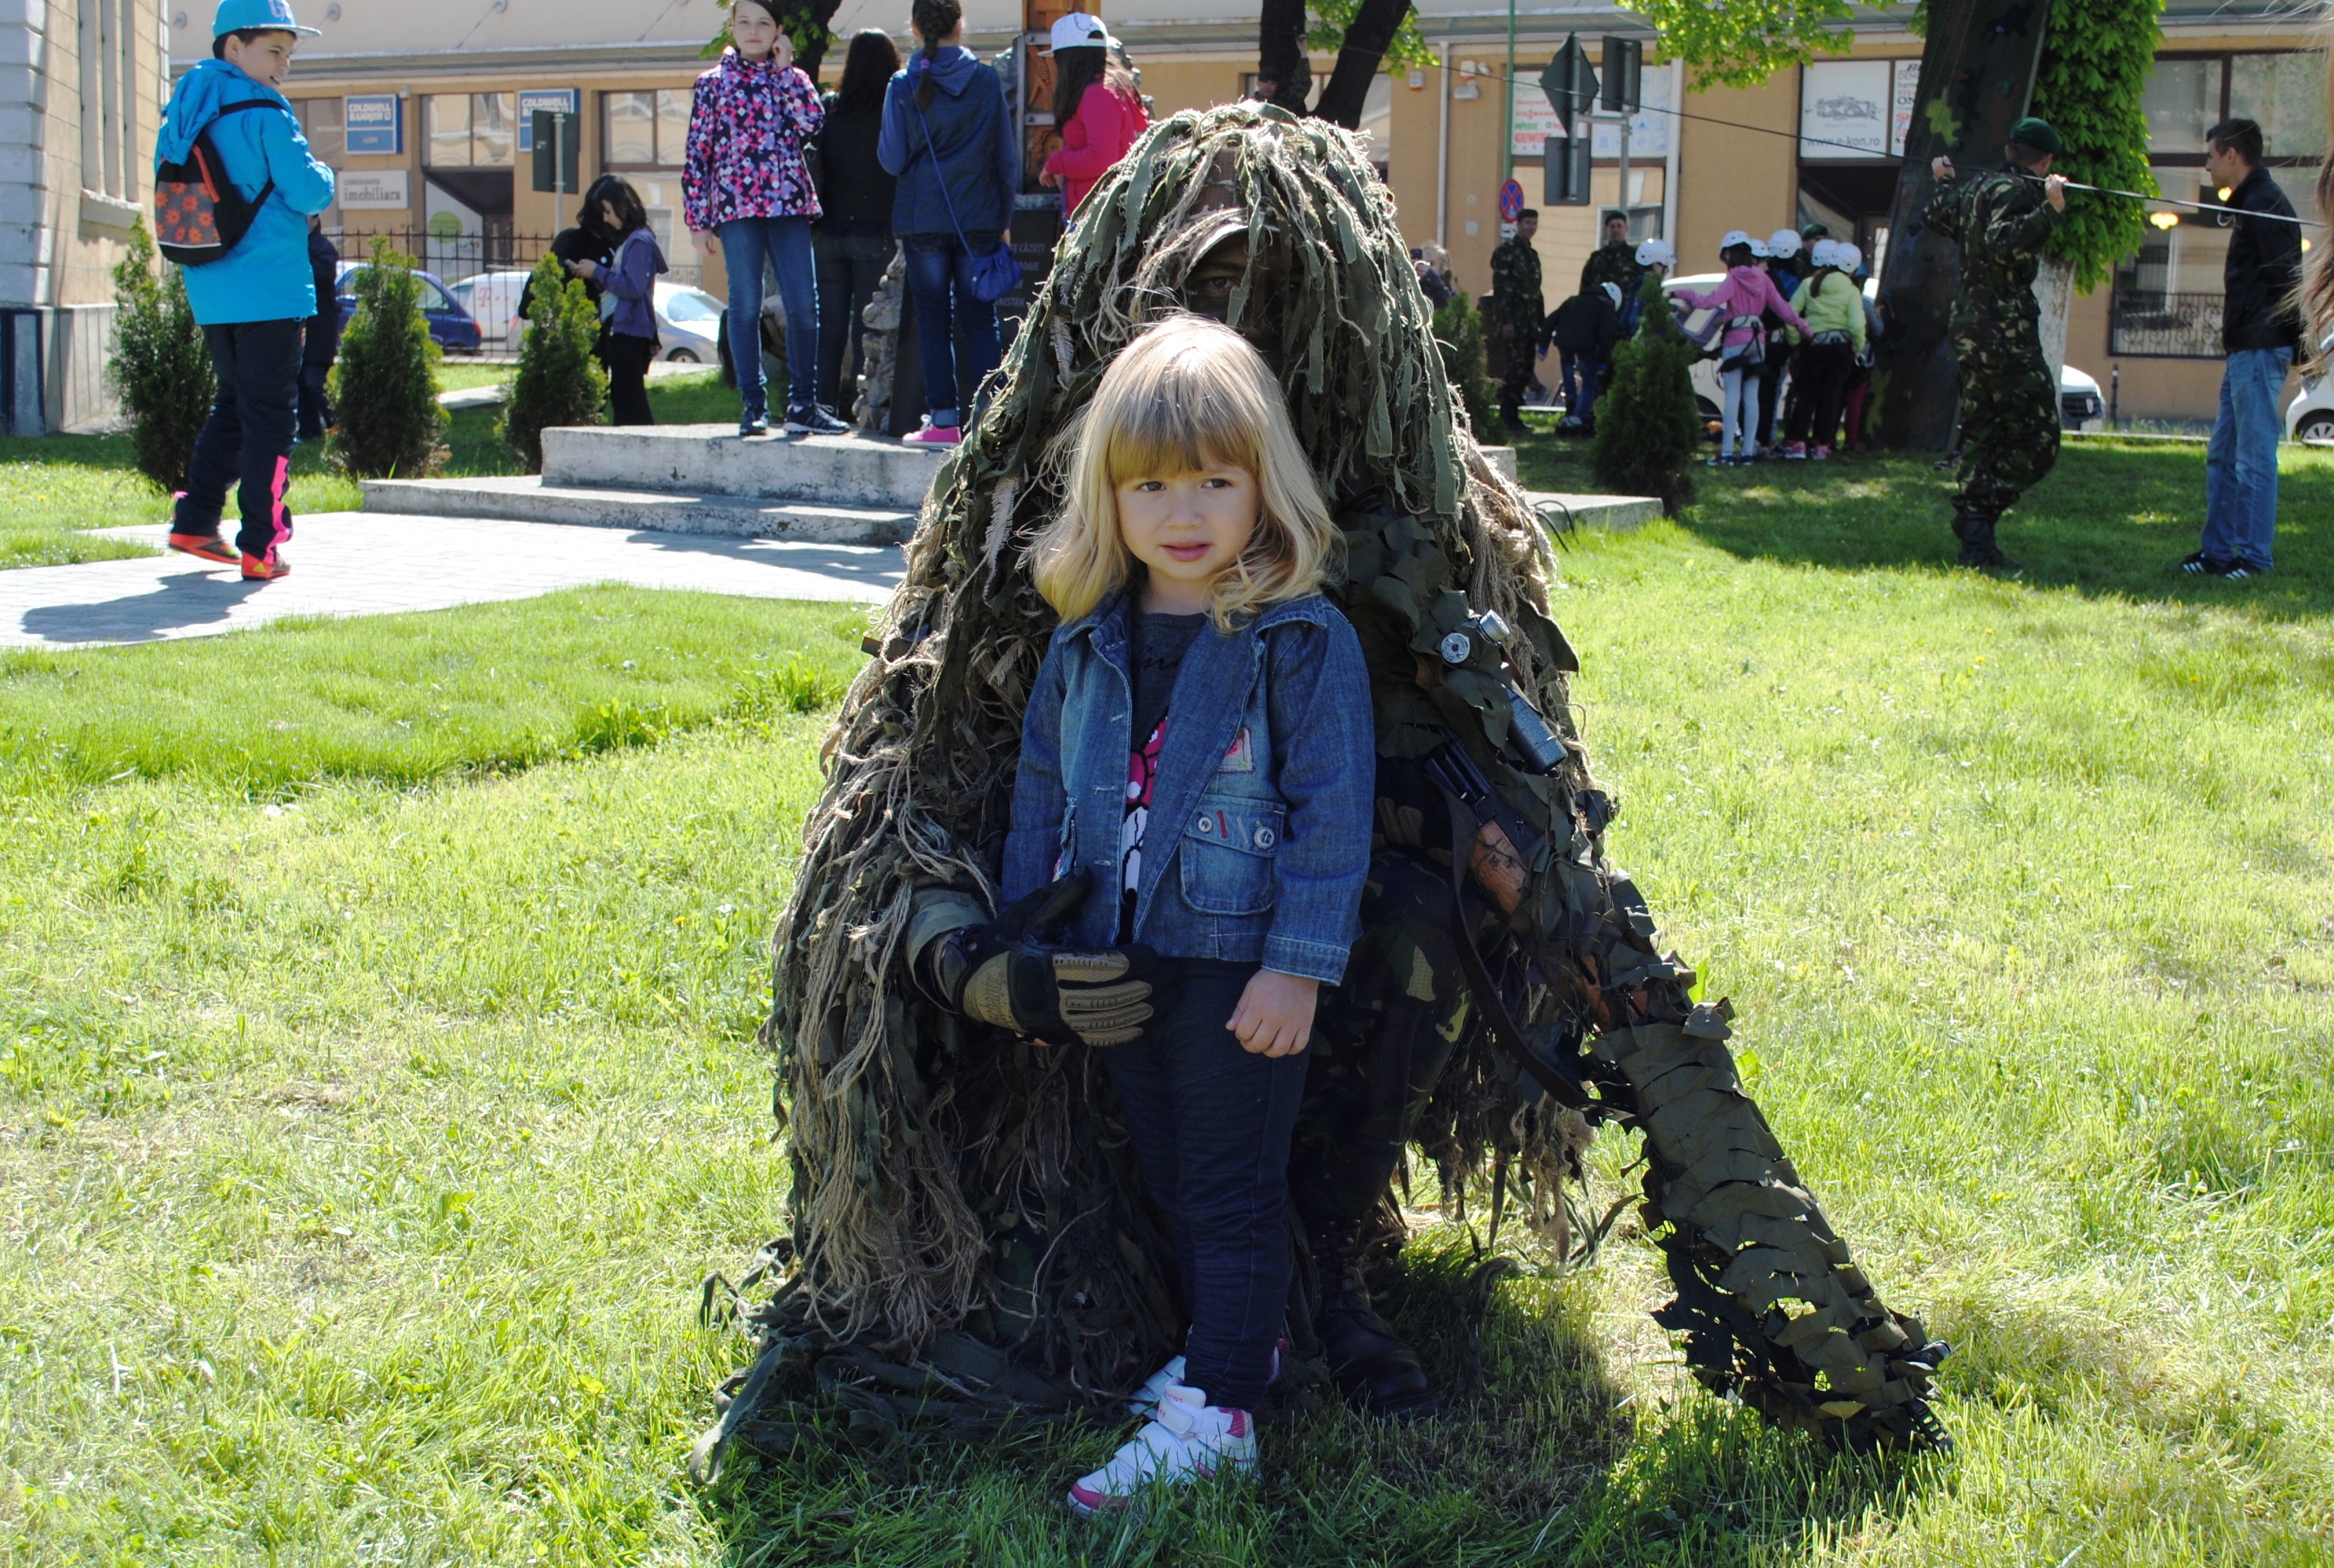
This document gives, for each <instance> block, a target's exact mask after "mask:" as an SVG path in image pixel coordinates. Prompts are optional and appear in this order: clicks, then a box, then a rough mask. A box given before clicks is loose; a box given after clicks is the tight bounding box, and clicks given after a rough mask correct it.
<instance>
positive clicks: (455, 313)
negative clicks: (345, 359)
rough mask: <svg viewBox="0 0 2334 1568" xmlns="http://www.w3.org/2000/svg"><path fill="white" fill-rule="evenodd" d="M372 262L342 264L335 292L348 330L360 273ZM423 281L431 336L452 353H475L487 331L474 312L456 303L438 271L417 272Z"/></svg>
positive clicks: (423, 305) (423, 301)
mask: <svg viewBox="0 0 2334 1568" xmlns="http://www.w3.org/2000/svg"><path fill="white" fill-rule="evenodd" d="M368 265H371V264H369V263H366V262H347V261H344V262H342V264H341V270H340V282H339V284H338V285H337V286H336V288H335V290H334V293H337V294H338V295H339V304H340V307H341V330H342V331H343V332H345V331H347V330H348V325H349V318H350V317H351V316H353V315H355V314H356V313H357V284H356V278H357V274H359V273H361V272H362V271H364V269H365V268H366V267H367V266H368ZM413 275H414V277H415V278H417V279H418V280H420V284H421V314H422V317H423V319H424V320H426V321H428V322H429V336H430V337H431V338H432V339H434V340H435V341H436V342H437V344H438V346H439V348H441V349H443V350H445V351H447V352H448V353H449V354H475V353H477V351H478V344H479V342H480V341H482V337H483V334H481V333H480V332H479V331H478V323H477V321H475V320H474V319H472V317H471V315H470V313H469V312H468V311H466V310H464V309H463V308H462V307H461V306H460V305H458V304H457V303H455V302H454V296H453V295H452V294H450V293H447V292H446V285H445V284H442V283H439V281H438V274H435V273H425V272H416V273H415V274H413Z"/></svg>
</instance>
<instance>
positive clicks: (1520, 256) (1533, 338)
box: [1491, 207, 1548, 430]
mask: <svg viewBox="0 0 2334 1568" xmlns="http://www.w3.org/2000/svg"><path fill="white" fill-rule="evenodd" d="M1538 232H1539V213H1538V210H1537V209H1535V208H1532V207H1526V208H1524V209H1523V211H1521V212H1519V213H1518V214H1517V215H1516V232H1515V234H1514V235H1513V236H1510V237H1509V238H1507V239H1503V240H1501V241H1500V243H1499V244H1498V245H1495V246H1493V247H1492V250H1491V331H1492V332H1493V334H1494V335H1495V336H1497V337H1498V338H1499V340H1500V348H1501V351H1503V352H1504V353H1506V355H1507V356H1508V357H1507V361H1506V369H1505V370H1504V372H1503V373H1502V374H1501V375H1500V420H1501V421H1502V422H1503V423H1504V424H1506V426H1507V427H1508V428H1509V429H1510V430H1521V429H1522V428H1524V417H1523V409H1524V394H1525V393H1526V392H1528V391H1529V390H1531V382H1532V361H1535V360H1537V359H1538V357H1539V345H1540V341H1541V339H1542V338H1543V337H1544V336H1546V334H1547V331H1548V329H1547V325H1546V318H1547V315H1548V305H1547V304H1546V303H1545V302H1543V301H1542V299H1541V298H1540V287H1539V252H1538V250H1536V249H1534V248H1533V245H1532V236H1534V235H1536V234H1538Z"/></svg>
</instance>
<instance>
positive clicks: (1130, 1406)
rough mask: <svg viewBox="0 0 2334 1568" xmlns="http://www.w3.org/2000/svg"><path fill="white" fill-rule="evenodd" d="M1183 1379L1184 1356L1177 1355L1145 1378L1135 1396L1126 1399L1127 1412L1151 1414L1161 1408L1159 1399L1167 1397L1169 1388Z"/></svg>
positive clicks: (1139, 1414)
mask: <svg viewBox="0 0 2334 1568" xmlns="http://www.w3.org/2000/svg"><path fill="white" fill-rule="evenodd" d="M1182 1380H1183V1358H1182V1357H1181V1356H1177V1357H1176V1358H1175V1359H1174V1360H1172V1361H1169V1362H1168V1363H1167V1364H1166V1365H1165V1366H1163V1367H1161V1368H1160V1369H1159V1370H1158V1371H1155V1372H1153V1373H1152V1374H1151V1375H1150V1376H1149V1377H1147V1378H1145V1379H1143V1386H1142V1387H1141V1388H1139V1389H1137V1390H1134V1397H1133V1398H1132V1399H1130V1400H1127V1401H1126V1413H1127V1414H1128V1415H1130V1416H1147V1415H1149V1414H1150V1413H1151V1412H1152V1411H1153V1410H1155V1409H1158V1408H1159V1401H1160V1400H1163V1399H1165V1398H1166V1397H1167V1390H1168V1389H1169V1388H1170V1387H1172V1385H1174V1384H1176V1383H1180V1382H1181V1381H1182Z"/></svg>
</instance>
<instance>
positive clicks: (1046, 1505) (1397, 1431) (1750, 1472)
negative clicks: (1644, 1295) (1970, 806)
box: [700, 1237, 1950, 1568]
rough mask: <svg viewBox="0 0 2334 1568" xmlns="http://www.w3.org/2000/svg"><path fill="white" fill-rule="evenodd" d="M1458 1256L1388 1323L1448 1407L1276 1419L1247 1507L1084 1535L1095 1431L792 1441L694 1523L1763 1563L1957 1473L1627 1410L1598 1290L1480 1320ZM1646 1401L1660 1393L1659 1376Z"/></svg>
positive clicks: (1317, 1549)
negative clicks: (848, 1446)
mask: <svg viewBox="0 0 2334 1568" xmlns="http://www.w3.org/2000/svg"><path fill="white" fill-rule="evenodd" d="M1473 1267H1474V1259H1473V1257H1472V1256H1471V1255H1470V1254H1469V1252H1468V1251H1467V1249H1466V1248H1465V1246H1463V1245H1461V1246H1452V1245H1450V1243H1449V1240H1448V1238H1447V1237H1445V1238H1444V1239H1443V1243H1442V1246H1441V1247H1440V1249H1438V1248H1437V1247H1436V1246H1433V1245H1432V1244H1429V1245H1427V1246H1419V1245H1416V1244H1414V1245H1413V1247H1412V1249H1411V1253H1410V1259H1409V1262H1408V1265H1407V1266H1406V1267H1405V1268H1404V1269H1403V1271H1402V1272H1401V1273H1400V1274H1399V1275H1396V1276H1395V1277H1394V1278H1393V1279H1391V1280H1389V1281H1386V1282H1385V1283H1384V1288H1382V1290H1381V1293H1380V1294H1381V1298H1382V1300H1381V1304H1382V1305H1383V1306H1384V1309H1385V1311H1386V1312H1387V1315H1388V1316H1389V1317H1390V1318H1391V1319H1392V1320H1393V1321H1394V1323H1395V1324H1396V1325H1397V1327H1398V1328H1399V1329H1400V1330H1401V1331H1402V1332H1403V1334H1404V1335H1405V1336H1406V1337H1407V1338H1409V1339H1410V1340H1411V1342H1413V1344H1414V1345H1415V1346H1416V1347H1417V1349H1418V1350H1419V1352H1420V1354H1421V1357H1422V1359H1423V1361H1425V1362H1426V1363H1427V1365H1428V1368H1429V1371H1431V1372H1432V1375H1433V1376H1434V1378H1435V1380H1436V1382H1437V1386H1438V1387H1440V1388H1442V1390H1445V1393H1446V1403H1445V1406H1444V1408H1443V1409H1442V1410H1441V1411H1440V1412H1438V1413H1437V1414H1435V1415H1433V1416H1431V1417H1428V1418H1425V1419H1421V1420H1417V1421H1414V1422H1410V1423H1406V1424H1394V1423H1385V1422H1379V1421H1375V1420H1372V1419H1367V1418H1365V1417H1363V1416H1361V1415H1358V1414H1356V1413H1355V1412H1354V1411H1352V1410H1350V1409H1347V1408H1345V1406H1344V1405H1343V1404H1342V1403H1341V1402H1339V1401H1337V1400H1335V1399H1334V1398H1333V1399H1330V1400H1327V1401H1326V1402H1325V1403H1323V1404H1321V1405H1320V1406H1319V1407H1318V1408H1316V1409H1310V1410H1307V1411H1303V1412H1297V1413H1283V1414H1279V1415H1277V1416H1269V1417H1268V1418H1267V1419H1266V1420H1265V1422H1264V1423H1263V1425H1262V1427H1261V1438H1262V1443H1261V1446H1262V1448H1263V1456H1264V1457H1263V1466H1262V1469H1261V1472H1260V1474H1259V1477H1258V1478H1257V1480H1256V1481H1255V1483H1254V1484H1253V1485H1246V1486H1203V1487H1200V1488H1197V1489H1195V1490H1192V1491H1189V1492H1179V1493H1173V1494H1169V1495H1164V1496H1160V1497H1158V1498H1155V1499H1150V1500H1146V1502H1145V1503H1144V1504H1143V1505H1141V1506H1140V1507H1138V1508H1137V1509H1136V1510H1134V1511H1133V1512H1131V1513H1129V1514H1127V1515H1119V1516H1115V1517H1098V1518H1095V1519H1080V1518H1077V1517H1075V1515H1072V1514H1071V1513H1070V1511H1069V1510H1068V1508H1067V1507H1066V1505H1065V1503H1064V1501H1063V1495H1064V1493H1065V1492H1066V1489H1067V1487H1068V1486H1069V1484H1070V1482H1071V1481H1072V1480H1074V1479H1075V1477H1077V1476H1078V1475H1079V1474H1080V1473H1081V1472H1082V1471H1084V1470H1085V1468H1087V1467H1090V1466H1092V1465H1094V1464H1097V1463H1099V1462H1100V1461H1101V1460H1102V1459H1103V1458H1104V1457H1107V1456H1108V1454H1109V1453H1110V1451H1111V1449H1112V1448H1114V1446H1115V1445H1116V1444H1117V1443H1119V1442H1120V1441H1122V1440H1124V1438H1126V1437H1128V1436H1131V1435H1132V1433H1133V1429H1134V1425H1135V1424H1134V1422H1133V1420H1132V1419H1111V1418H1109V1417H1108V1416H1106V1415H1104V1416H1097V1417H1093V1418H1088V1419H1080V1420H1078V1421H1076V1422H1075V1423H1072V1424H1069V1425H1066V1426H1063V1427H1056V1428H1050V1429H1049V1428H1040V1427H1036V1426H1033V1427H1031V1428H1028V1429H1024V1430H1022V1431H1020V1432H1018V1433H1008V1434H1007V1435H1004V1436H1001V1437H996V1438H989V1439H986V1440H983V1441H980V1442H978V1443H970V1444H959V1443H952V1442H948V1441H944V1440H931V1441H926V1442H922V1443H919V1442H916V1441H914V1440H913V1439H912V1438H910V1437H908V1436H904V1435H903V1436H902V1438H900V1439H899V1440H898V1441H896V1442H894V1443H893V1444H892V1446H891V1447H889V1448H885V1449H882V1450H881V1451H874V1452H868V1451H859V1452H845V1451H838V1450H837V1448H831V1447H827V1446H825V1445H812V1444H804V1445H800V1446H797V1447H796V1448H795V1449H794V1450H792V1451H791V1452H788V1453H786V1454H783V1455H776V1456H756V1457H749V1458H745V1459H743V1460H742V1461H741V1462H738V1463H736V1464H734V1465H733V1467H732V1468H731V1472H730V1474H728V1476H725V1477H724V1478H723V1480H722V1481H721V1482H720V1483H719V1486H716V1487H715V1488H714V1489H713V1490H712V1492H710V1493H709V1494H708V1495H706V1496H704V1498H703V1499H702V1501H701V1504H700V1505H701V1506H702V1507H704V1509H705V1510H706V1513H707V1515H708V1517H709V1520H711V1521H712V1523H713V1525H714V1527H715V1529H716V1530H717V1531H719V1534H720V1535H721V1537H722V1539H723V1541H724V1544H725V1548H726V1550H725V1554H724V1555H725V1560H726V1561H728V1562H730V1563H735V1564H738V1568H746V1565H748V1564H755V1565H758V1564H762V1563H778V1562H844V1561H855V1562H902V1563H905V1562H915V1563H1113V1564H1120V1563H1124V1564H1141V1563H1185V1562H1202V1561H1203V1562H1224V1563H1275V1564H1316V1563H1318V1564H1329V1563H1341V1564H1342V1563H1449V1562H1457V1561H1466V1562H1475V1561H1483V1562H1527V1561H1529V1562H1535V1563H1583V1564H1586V1563H1598V1564H1604V1563H1674V1562H1680V1561H1690V1562H1693V1563H1712V1564H1717V1563H1743V1564H1749V1563H1772V1562H1776V1561H1778V1560H1789V1559H1791V1558H1793V1557H1794V1556H1797V1555H1800V1554H1806V1553H1808V1552H1810V1551H1812V1550H1813V1549H1814V1548H1815V1547H1816V1545H1817V1544H1818V1543H1819V1542H1820V1541H1821V1540H1823V1539H1826V1538H1828V1537H1829V1536H1830V1535H1831V1534H1836V1532H1837V1528H1838V1527H1839V1526H1840V1525H1842V1524H1843V1523H1844V1522H1847V1521H1852V1520H1856V1519H1861V1518H1865V1517H1867V1516H1869V1515H1876V1514H1877V1515H1895V1514H1897V1513H1900V1512H1902V1511H1904V1510H1905V1508H1906V1507H1907V1506H1908V1505H1911V1504H1912V1503H1913V1502H1914V1500H1915V1499H1917V1498H1918V1497H1919V1496H1920V1495H1921V1494H1922V1493H1923V1492H1924V1489H1925V1488H1927V1487H1928V1486H1930V1485H1932V1484H1933V1483H1934V1480H1935V1478H1936V1477H1938V1476H1939V1475H1940V1474H1941V1473H1942V1467H1943V1466H1944V1465H1946V1464H1949V1463H1950V1461H1949V1460H1940V1459H1925V1458H1924V1459H1918V1460H1912V1461H1905V1460H1902V1459H1895V1458H1887V1457H1875V1456H1847V1455H1841V1454H1837V1453H1835V1452H1832V1451H1830V1450H1828V1449H1827V1448H1824V1447H1822V1446H1821V1445H1820V1444H1818V1443H1815V1442H1812V1441H1809V1440H1808V1439H1806V1438H1803V1437H1801V1436H1799V1435H1797V1434H1791V1433H1785V1432H1780V1431H1777V1430H1775V1429H1771V1428H1769V1427H1767V1426H1765V1425H1764V1424H1763V1423H1761V1422H1760V1420H1759V1419H1758V1418H1757V1417H1755V1416H1754V1415H1752V1414H1751V1412H1750V1411H1749V1410H1747V1409H1743V1408H1742V1407H1741V1406H1740V1405H1734V1404H1731V1403H1727V1402H1724V1401H1721V1400H1716V1399H1713V1398H1712V1397H1710V1396H1709V1395H1707V1394H1704V1393H1702V1392H1701V1391H1700V1390H1686V1391H1683V1392H1682V1393H1681V1394H1679V1395H1678V1397H1677V1405H1676V1408H1675V1409H1674V1410H1673V1409H1671V1402H1670V1400H1669V1399H1668V1398H1666V1397H1663V1396H1661V1395H1658V1394H1651V1393H1644V1392H1640V1393H1635V1394H1633V1393H1629V1392H1625V1390H1624V1389H1623V1387H1622V1385H1621V1384H1620V1383H1619V1382H1618V1381H1617V1380H1615V1378H1614V1377H1613V1376H1612V1375H1611V1373H1610V1371H1609V1370H1608V1364H1607V1361H1608V1353H1609V1343H1608V1342H1609V1338H1610V1335H1609V1330H1608V1327H1607V1326H1606V1325H1604V1324H1600V1323H1598V1321H1597V1319H1596V1311H1595V1306H1596V1297H1595V1294H1594V1292H1593V1290H1592V1289H1591V1288H1590V1284H1591V1282H1590V1281H1588V1280H1585V1279H1581V1278H1578V1277H1575V1278H1572V1279H1564V1278H1555V1279H1547V1278H1538V1277H1531V1276H1526V1277H1517V1278H1509V1279H1508V1280H1506V1281H1505V1282H1503V1283H1501V1284H1500V1285H1499V1287H1498V1289H1497V1290H1496V1292H1494V1293H1493V1294H1491V1295H1490V1299H1489V1301H1488V1305H1487V1308H1486V1310H1483V1311H1481V1313H1480V1317H1479V1316H1478V1309H1477V1302H1478V1299H1479V1297H1478V1294H1477V1292H1476V1290H1475V1289H1474V1287H1473V1284H1471V1274H1472V1271H1473ZM1654 1375H1655V1377H1656V1379H1659V1378H1660V1377H1661V1374H1659V1373H1656V1374H1654Z"/></svg>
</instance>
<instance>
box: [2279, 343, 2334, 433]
mask: <svg viewBox="0 0 2334 1568" xmlns="http://www.w3.org/2000/svg"><path fill="white" fill-rule="evenodd" d="M2319 347H2320V351H2324V352H2334V333H2329V334H2328V335H2327V339H2326V341H2325V342H2323V343H2321V344H2320V345H2319ZM2285 438H2286V439H2287V440H2289V441H2307V442H2309V443H2310V445H2311V446H2313V447H2334V376H2324V375H2320V376H2304V377H2303V378H2302V379H2301V390H2300V391H2299V392H2296V393H2295V394H2294V395H2293V401H2292V402H2291V403H2289V404H2287V405H2286V408H2285Z"/></svg>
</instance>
